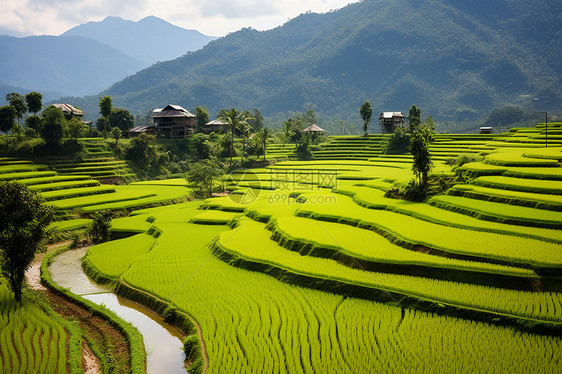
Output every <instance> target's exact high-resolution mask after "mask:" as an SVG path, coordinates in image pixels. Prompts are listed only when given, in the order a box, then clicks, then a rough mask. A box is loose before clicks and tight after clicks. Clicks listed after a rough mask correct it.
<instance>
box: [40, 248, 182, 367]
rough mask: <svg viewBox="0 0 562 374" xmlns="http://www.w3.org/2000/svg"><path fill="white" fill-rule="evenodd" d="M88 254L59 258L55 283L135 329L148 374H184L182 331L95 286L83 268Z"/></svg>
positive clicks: (81, 250)
mask: <svg viewBox="0 0 562 374" xmlns="http://www.w3.org/2000/svg"><path fill="white" fill-rule="evenodd" d="M86 250H87V249H85V248H79V249H73V250H69V251H66V252H63V253H62V254H60V255H58V256H56V257H55V259H54V261H53V262H52V264H51V265H50V267H49V271H50V273H51V276H52V278H53V280H54V281H55V282H56V283H57V284H59V285H60V286H62V287H65V288H68V289H70V290H71V291H72V292H73V293H75V294H77V295H81V296H82V297H84V298H86V299H88V300H90V301H92V302H94V303H96V304H104V305H105V306H106V307H107V308H108V309H110V310H112V311H113V312H115V313H116V314H117V315H118V316H119V317H121V318H122V319H123V320H125V321H127V322H129V323H131V324H132V325H134V326H135V327H136V328H137V329H138V330H139V331H140V333H141V334H142V336H143V338H144V345H145V347H146V353H147V372H148V373H170V374H175V373H178V374H179V373H182V374H185V372H186V371H185V368H184V360H185V355H184V353H183V351H182V350H181V348H182V344H181V336H182V334H181V331H179V330H178V329H176V328H174V327H171V326H169V325H167V324H165V323H163V319H162V317H160V316H159V315H157V314H156V313H154V312H152V311H151V310H149V309H147V308H145V307H144V306H142V305H140V304H137V303H134V302H131V301H129V300H127V299H124V298H122V297H120V296H117V295H115V294H113V293H112V292H111V290H110V289H109V288H108V287H105V286H100V285H98V284H96V283H94V282H92V281H91V280H90V278H88V276H87V275H86V274H85V273H84V272H83V271H82V267H81V266H80V259H81V258H82V257H83V256H84V254H85V253H86Z"/></svg>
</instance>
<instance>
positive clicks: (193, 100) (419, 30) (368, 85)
mask: <svg viewBox="0 0 562 374" xmlns="http://www.w3.org/2000/svg"><path fill="white" fill-rule="evenodd" d="M561 15H562V2H553V1H549V0H496V1H484V0H476V1H470V2H467V1H464V0H441V1H440V0H363V1H362V2H359V3H354V4H350V5H348V6H346V7H344V8H342V9H340V10H337V11H332V12H329V13H325V14H315V13H306V14H302V15H300V16H298V17H296V18H294V19H292V20H290V21H289V22H287V23H286V24H284V25H283V26H280V27H277V28H275V29H272V30H269V31H262V32H258V31H256V30H253V29H242V30H240V31H238V32H235V33H232V34H229V35H228V36H226V37H223V38H220V39H218V40H214V41H212V42H210V43H209V44H208V45H206V46H205V47H204V48H202V49H200V50H198V51H195V52H191V53H188V54H186V55H185V56H182V57H180V58H177V59H175V60H172V61H167V62H162V63H156V64H154V65H153V66H151V67H149V68H147V69H145V70H142V71H140V72H138V73H137V74H135V75H132V76H130V77H128V78H126V79H124V80H122V81H120V82H118V83H116V84H114V85H113V86H111V87H110V88H109V89H107V90H106V91H104V92H103V94H104V95H105V94H109V95H112V97H113V100H114V104H115V105H117V106H120V107H125V108H129V109H130V110H132V111H133V112H135V113H142V114H144V113H147V112H148V111H149V110H150V109H151V108H154V107H162V106H164V105H166V104H168V103H176V104H179V105H182V106H184V107H185V108H193V107H195V106H198V105H205V106H207V108H208V109H209V110H210V112H211V113H217V112H218V110H219V109H221V108H229V107H232V106H235V107H237V108H240V109H251V108H253V107H257V108H260V109H261V111H262V113H263V114H264V115H266V116H270V117H271V116H277V117H281V116H286V115H287V113H290V112H291V111H301V110H303V108H304V106H305V105H306V104H307V103H312V104H314V105H315V106H316V109H317V113H320V114H322V115H323V118H328V117H336V118H337V117H339V118H344V119H346V118H349V119H352V120H353V121H356V122H358V123H359V121H360V119H359V113H358V111H359V107H360V106H361V104H362V103H363V101H364V100H369V101H371V103H372V105H373V109H374V112H375V113H376V112H381V111H403V112H407V111H408V109H409V107H410V106H411V105H412V104H414V103H415V104H416V105H418V106H419V107H421V108H422V110H423V113H422V115H427V114H430V113H431V114H433V116H434V118H435V119H436V120H437V121H442V122H444V121H463V120H475V119H479V118H483V117H485V116H486V115H487V114H488V113H490V111H491V110H492V109H493V108H496V107H501V106H504V105H508V104H515V105H522V106H531V105H533V103H535V104H536V105H539V106H540V107H537V109H541V108H543V110H544V108H546V109H552V108H556V109H559V108H560V107H561V106H562V92H561V90H560V87H562V85H561V83H562V79H561V72H562V69H560V61H562V58H561V57H562V56H561V53H562V52H561V51H562V49H561V48H559V46H560V43H561V42H560V41H561V40H562V37H561V36H562V35H561V28H560V25H562V22H560V21H561V20H560V17H561ZM537 20H541V22H537ZM535 97H536V98H539V101H533V98H535ZM84 101H88V100H87V99H86V100H84ZM92 105H93V104H92Z"/></svg>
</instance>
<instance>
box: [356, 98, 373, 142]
mask: <svg viewBox="0 0 562 374" xmlns="http://www.w3.org/2000/svg"><path fill="white" fill-rule="evenodd" d="M359 113H361V118H362V119H363V132H364V133H365V136H367V135H368V133H369V123H370V122H371V116H372V115H373V108H371V103H370V102H368V101H365V102H364V103H363V105H361V108H360V109H359Z"/></svg>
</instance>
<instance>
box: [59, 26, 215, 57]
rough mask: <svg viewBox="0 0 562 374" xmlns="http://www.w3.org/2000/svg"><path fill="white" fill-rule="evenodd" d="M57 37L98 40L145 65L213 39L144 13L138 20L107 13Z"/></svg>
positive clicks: (194, 48)
mask: <svg viewBox="0 0 562 374" xmlns="http://www.w3.org/2000/svg"><path fill="white" fill-rule="evenodd" d="M60 36H83V37H86V38H89V39H92V40H97V41H99V42H101V43H105V44H107V45H109V46H111V47H113V48H115V49H117V50H120V51H122V52H124V53H125V54H127V55H129V56H131V57H133V58H134V59H136V60H139V61H142V62H143V63H144V64H146V66H150V65H152V64H153V63H155V62H157V61H166V60H171V59H174V58H177V57H179V56H181V55H183V54H185V53H186V52H187V51H192V50H197V49H200V48H201V47H203V46H204V45H205V44H207V43H208V42H210V41H211V40H214V39H216V38H215V37H212V36H207V35H204V34H202V33H200V32H199V31H197V30H189V29H185V28H182V27H179V26H175V25H173V24H171V23H169V22H167V21H165V20H163V19H161V18H158V17H155V16H147V17H144V18H142V19H141V20H139V21H137V22H135V21H130V20H125V19H123V18H121V17H112V16H108V17H106V18H104V19H103V20H102V21H99V22H96V21H91V22H88V23H85V24H82V25H78V26H75V27H73V28H71V29H69V30H67V31H65V32H64V33H62V34H61V35H60ZM166 40H169V41H170V43H166ZM162 45H164V46H165V48H162V47H161V46H162Z"/></svg>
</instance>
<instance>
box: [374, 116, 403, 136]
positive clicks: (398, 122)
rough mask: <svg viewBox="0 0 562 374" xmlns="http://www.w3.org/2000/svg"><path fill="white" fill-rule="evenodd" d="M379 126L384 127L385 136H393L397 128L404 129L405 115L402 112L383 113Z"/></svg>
mask: <svg viewBox="0 0 562 374" xmlns="http://www.w3.org/2000/svg"><path fill="white" fill-rule="evenodd" d="M379 125H381V126H382V133H383V134H393V133H394V130H395V129H396V128H397V127H404V115H403V114H402V112H382V113H381V115H380V116H379Z"/></svg>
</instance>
